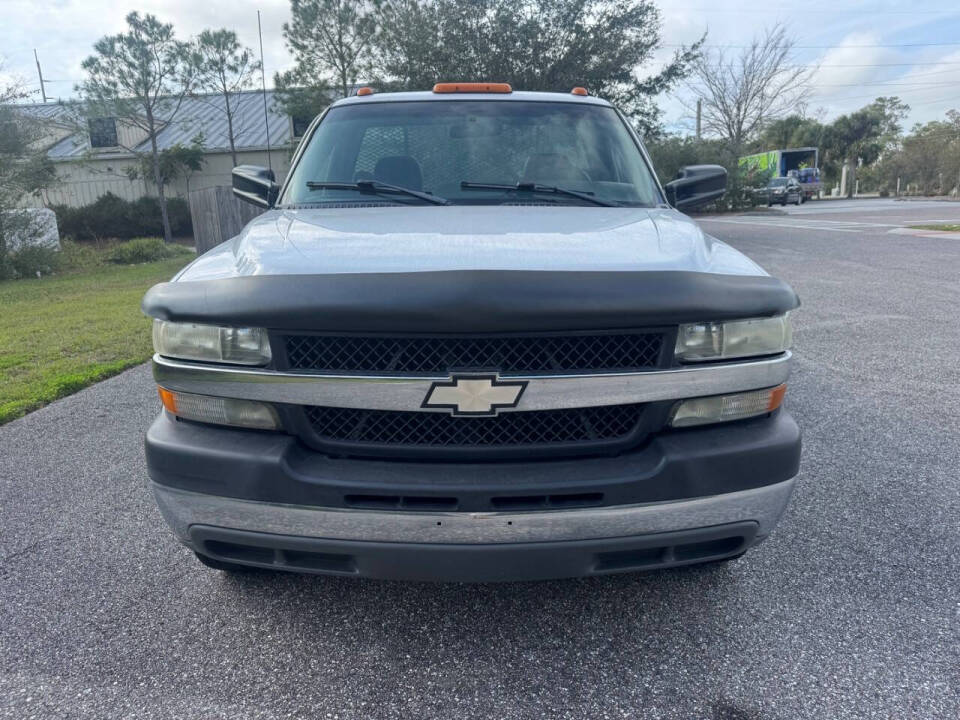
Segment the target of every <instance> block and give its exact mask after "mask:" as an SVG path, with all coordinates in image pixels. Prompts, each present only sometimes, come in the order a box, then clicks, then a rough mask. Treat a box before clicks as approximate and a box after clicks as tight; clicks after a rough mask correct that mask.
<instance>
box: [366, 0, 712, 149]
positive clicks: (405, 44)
mask: <svg viewBox="0 0 960 720" xmlns="http://www.w3.org/2000/svg"><path fill="white" fill-rule="evenodd" d="M377 17H378V25H379V29H378V33H377V37H376V48H375V50H376V57H375V67H376V69H377V71H378V73H379V74H380V76H381V77H380V78H379V79H381V80H382V81H384V82H385V84H392V85H395V86H397V87H399V88H402V89H421V90H422V89H428V88H430V87H431V86H432V85H433V84H434V83H435V82H438V81H442V80H448V81H451V80H464V79H467V80H491V81H500V82H509V83H511V84H512V85H513V86H514V87H515V88H517V89H522V90H550V91H560V92H569V91H570V89H571V88H573V87H575V86H578V85H580V86H584V87H586V88H587V89H588V90H589V92H590V93H591V94H593V95H597V96H599V97H603V98H606V99H608V100H610V101H611V102H613V103H615V104H616V105H617V106H618V107H619V108H620V109H621V110H623V111H624V112H625V113H626V114H627V115H629V116H630V117H631V118H632V119H633V120H634V121H635V123H636V124H637V125H638V127H639V128H640V129H641V130H643V131H644V132H649V131H652V130H653V129H654V128H656V126H657V123H658V117H659V110H658V109H657V108H656V106H655V105H654V103H653V101H652V98H653V97H654V96H655V95H657V94H659V93H661V92H664V91H665V90H668V89H670V88H671V87H673V86H675V85H676V84H677V83H678V82H679V81H680V80H682V79H683V78H684V77H685V76H686V74H687V72H688V71H689V68H690V66H691V64H692V63H693V61H694V60H695V59H696V58H697V57H698V56H699V52H700V45H701V43H702V40H701V41H700V42H697V43H695V44H694V45H693V46H692V47H690V48H682V49H680V50H678V51H677V52H676V53H675V54H674V56H673V58H672V60H671V61H670V62H669V63H668V64H667V65H666V67H664V68H663V69H661V70H660V71H659V72H656V73H654V74H652V75H649V76H647V77H641V76H640V74H639V73H640V71H641V70H642V68H643V66H644V65H646V64H648V63H649V62H650V61H651V59H652V56H653V52H654V51H655V50H656V49H657V47H658V46H659V43H660V29H661V21H660V14H659V11H658V10H657V8H656V7H655V6H654V5H653V3H652V2H650V0H384V2H383V3H382V4H381V6H380V8H379V10H378V15H377Z"/></svg>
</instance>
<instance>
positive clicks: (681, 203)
mask: <svg viewBox="0 0 960 720" xmlns="http://www.w3.org/2000/svg"><path fill="white" fill-rule="evenodd" d="M663 189H664V190H665V191H666V193H667V201H668V202H669V203H670V204H671V205H672V206H673V207H675V208H676V209H677V210H692V209H693V208H695V207H700V206H701V205H706V204H707V203H709V202H713V201H714V200H717V199H718V198H721V197H723V194H724V193H725V192H726V191H727V171H726V169H725V168H724V167H722V166H721V165H688V166H687V167H682V168H680V172H678V173H677V179H676V180H673V181H671V182H668V183H667V184H666V185H664V187H663Z"/></svg>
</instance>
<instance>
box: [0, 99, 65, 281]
mask: <svg viewBox="0 0 960 720" xmlns="http://www.w3.org/2000/svg"><path fill="white" fill-rule="evenodd" d="M27 97H29V93H28V92H27V91H25V90H24V88H23V85H22V84H20V83H19V82H16V81H14V82H11V83H8V84H4V85H0V279H2V278H4V277H8V276H10V275H16V274H17V273H16V272H15V269H16V260H15V258H14V257H13V256H14V251H15V250H16V249H18V248H17V245H18V244H19V242H18V241H19V240H23V239H25V238H30V237H32V236H35V235H37V234H38V233H39V232H41V231H42V228H41V227H40V226H39V225H38V223H37V221H36V218H35V216H34V215H32V214H31V213H29V212H28V211H25V210H23V209H22V203H23V200H24V199H25V198H27V197H29V196H37V195H39V194H40V192H41V191H42V190H44V189H45V188H48V187H50V186H51V185H53V184H54V183H55V182H56V172H55V170H54V167H53V163H52V162H51V161H50V160H49V158H48V157H47V153H46V149H45V148H44V147H43V146H42V144H41V143H40V140H41V138H42V136H43V124H42V122H40V121H38V119H37V118H36V117H34V116H32V115H29V114H28V113H26V112H24V111H22V110H20V109H18V108H17V106H16V105H13V103H14V102H16V101H19V100H25V99H27Z"/></svg>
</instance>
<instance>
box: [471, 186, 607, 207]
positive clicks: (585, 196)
mask: <svg viewBox="0 0 960 720" xmlns="http://www.w3.org/2000/svg"><path fill="white" fill-rule="evenodd" d="M460 187H461V188H462V189H464V190H505V191H507V192H529V193H550V194H552V195H566V196H567V197H573V198H577V199H578V200H586V201H587V202H591V203H593V204H594V205H603V206H604V207H618V204H617V203H615V202H612V201H610V200H601V199H600V198H598V197H594V196H593V195H592V194H591V193H585V192H577V191H576V190H568V189H567V188H562V187H557V186H556V185H538V184H537V183H523V182H522V183H517V184H516V185H507V184H505V183H503V184H500V183H479V182H467V181H466V180H464V181H463V182H461V183H460Z"/></svg>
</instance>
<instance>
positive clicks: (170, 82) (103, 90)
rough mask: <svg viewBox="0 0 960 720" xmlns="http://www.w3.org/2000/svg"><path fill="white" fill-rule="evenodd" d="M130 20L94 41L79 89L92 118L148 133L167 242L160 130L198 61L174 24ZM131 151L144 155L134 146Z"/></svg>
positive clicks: (172, 114)
mask: <svg viewBox="0 0 960 720" xmlns="http://www.w3.org/2000/svg"><path fill="white" fill-rule="evenodd" d="M126 22H127V32H125V33H119V34H117V35H107V36H106V37H103V38H101V39H100V40H98V41H97V42H96V44H94V46H93V48H94V50H95V51H96V54H95V55H91V56H90V57H88V58H87V59H86V60H84V61H83V63H82V65H81V67H82V68H83V70H84V71H85V72H86V74H87V79H86V80H84V81H83V82H82V83H81V84H80V85H79V86H78V90H79V91H80V93H81V97H82V99H83V103H84V115H85V116H86V117H88V118H90V117H93V118H96V117H113V118H115V119H116V120H118V121H121V122H123V123H124V124H127V125H130V126H133V127H136V128H139V129H141V130H143V131H144V132H146V133H147V139H148V140H149V142H150V152H149V157H150V159H151V165H152V170H153V172H152V174H153V181H154V185H155V186H156V190H157V200H158V202H159V204H160V214H161V217H162V218H163V235H164V240H166V242H173V233H172V232H171V230H170V216H169V213H168V212H167V199H166V196H165V194H164V182H163V178H162V176H161V168H160V150H159V147H158V145H157V134H158V133H159V132H160V130H161V129H162V128H163V127H165V126H166V125H167V124H169V123H171V122H173V121H174V119H175V118H176V115H177V113H178V112H179V110H180V106H181V105H182V103H183V99H184V97H185V96H186V95H187V93H188V92H189V91H190V89H191V86H192V82H193V72H194V64H193V63H192V62H191V57H192V56H191V53H190V48H189V46H188V45H187V44H186V43H182V42H180V41H178V40H177V39H176V37H175V36H174V32H173V26H172V25H170V24H165V23H161V22H160V21H159V20H157V18H156V17H154V16H153V15H149V14H147V15H144V16H143V17H141V16H140V15H139V13H137V12H132V13H130V14H129V15H127V17H126ZM126 149H127V150H128V151H129V152H132V153H134V154H136V155H137V156H140V155H141V153H138V152H136V151H135V149H134V148H132V147H127V148H126Z"/></svg>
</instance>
